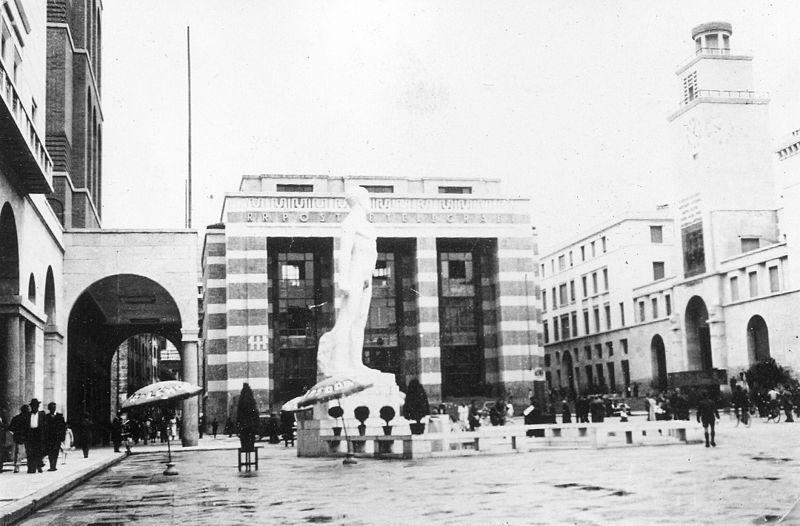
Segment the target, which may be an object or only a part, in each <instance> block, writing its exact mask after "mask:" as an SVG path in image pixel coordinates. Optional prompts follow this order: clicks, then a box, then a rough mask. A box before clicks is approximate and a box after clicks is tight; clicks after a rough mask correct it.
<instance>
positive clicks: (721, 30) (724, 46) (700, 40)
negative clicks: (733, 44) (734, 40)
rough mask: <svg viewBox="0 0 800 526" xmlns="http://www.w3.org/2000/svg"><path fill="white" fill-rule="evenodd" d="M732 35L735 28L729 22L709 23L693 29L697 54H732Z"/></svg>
mask: <svg viewBox="0 0 800 526" xmlns="http://www.w3.org/2000/svg"><path fill="white" fill-rule="evenodd" d="M732 34H733V26H732V25H730V24H729V23H728V22H708V23H705V24H700V25H699V26H695V27H694V28H692V40H694V42H695V50H696V51H697V52H702V51H711V52H712V53H713V52H714V51H717V50H718V52H723V53H725V52H730V38H731V35H732ZM712 50H713V51H712Z"/></svg>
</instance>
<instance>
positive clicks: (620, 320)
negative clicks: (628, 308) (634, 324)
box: [619, 301, 625, 327]
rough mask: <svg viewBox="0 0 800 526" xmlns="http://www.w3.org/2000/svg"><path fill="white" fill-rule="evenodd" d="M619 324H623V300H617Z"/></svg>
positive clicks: (621, 325)
mask: <svg viewBox="0 0 800 526" xmlns="http://www.w3.org/2000/svg"><path fill="white" fill-rule="evenodd" d="M619 325H620V327H624V326H625V304H624V303H623V302H621V301H620V302H619Z"/></svg>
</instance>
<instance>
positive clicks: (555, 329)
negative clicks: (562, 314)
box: [553, 318, 558, 341]
mask: <svg viewBox="0 0 800 526" xmlns="http://www.w3.org/2000/svg"><path fill="white" fill-rule="evenodd" d="M553 340H554V341H558V318H553Z"/></svg>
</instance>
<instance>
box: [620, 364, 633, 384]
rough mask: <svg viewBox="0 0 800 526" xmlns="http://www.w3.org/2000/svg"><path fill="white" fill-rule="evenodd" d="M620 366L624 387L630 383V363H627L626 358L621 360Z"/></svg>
mask: <svg viewBox="0 0 800 526" xmlns="http://www.w3.org/2000/svg"><path fill="white" fill-rule="evenodd" d="M620 365H621V366H622V381H623V382H625V389H627V388H628V386H629V385H631V364H630V363H628V360H622V361H621V362H620Z"/></svg>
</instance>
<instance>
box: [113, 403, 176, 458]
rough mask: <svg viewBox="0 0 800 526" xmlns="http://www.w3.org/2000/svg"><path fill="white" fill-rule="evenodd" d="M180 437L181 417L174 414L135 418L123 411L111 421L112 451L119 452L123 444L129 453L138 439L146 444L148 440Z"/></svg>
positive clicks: (155, 440)
mask: <svg viewBox="0 0 800 526" xmlns="http://www.w3.org/2000/svg"><path fill="white" fill-rule="evenodd" d="M180 437H181V419H180V417H174V416H172V417H171V416H157V417H155V418H150V417H147V418H144V419H141V420H139V419H135V418H129V417H128V414H127V413H125V412H120V414H119V415H118V416H117V417H116V418H114V420H113V421H112V422H111V443H112V444H113V446H114V451H116V452H119V451H120V448H121V447H122V445H123V444H124V445H125V450H126V453H130V448H131V446H132V445H135V444H138V443H139V442H140V441H141V442H143V443H144V445H147V444H148V443H149V442H152V443H154V444H155V443H156V442H158V441H160V442H162V443H163V442H166V441H167V439H170V440H175V439H176V438H180Z"/></svg>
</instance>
